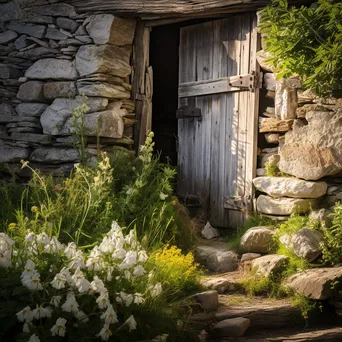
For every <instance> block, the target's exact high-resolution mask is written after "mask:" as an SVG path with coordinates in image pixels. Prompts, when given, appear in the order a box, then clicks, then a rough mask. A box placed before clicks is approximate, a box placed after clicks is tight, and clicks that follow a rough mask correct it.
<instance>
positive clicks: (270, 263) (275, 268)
mask: <svg viewBox="0 0 342 342" xmlns="http://www.w3.org/2000/svg"><path fill="white" fill-rule="evenodd" d="M288 259H289V258H288V257H287V256H284V255H278V254H269V255H265V256H262V257H260V258H257V259H254V260H252V261H251V266H252V269H253V270H255V271H256V274H258V275H262V276H264V277H268V276H270V275H271V274H275V273H278V272H280V271H282V270H283V269H284V267H285V266H286V265H287V263H288V261H289V260H288Z"/></svg>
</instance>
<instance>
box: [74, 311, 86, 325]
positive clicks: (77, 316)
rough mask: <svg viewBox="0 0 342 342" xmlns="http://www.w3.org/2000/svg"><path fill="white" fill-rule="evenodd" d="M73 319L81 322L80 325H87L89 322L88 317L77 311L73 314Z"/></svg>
mask: <svg viewBox="0 0 342 342" xmlns="http://www.w3.org/2000/svg"><path fill="white" fill-rule="evenodd" d="M75 317H76V318H77V319H78V320H79V321H80V322H81V323H87V322H88V321H89V317H88V316H87V315H86V314H85V313H84V312H83V311H82V310H78V311H77V312H76V314H75Z"/></svg>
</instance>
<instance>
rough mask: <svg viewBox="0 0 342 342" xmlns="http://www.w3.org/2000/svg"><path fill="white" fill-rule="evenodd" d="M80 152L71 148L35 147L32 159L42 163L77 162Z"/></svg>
mask: <svg viewBox="0 0 342 342" xmlns="http://www.w3.org/2000/svg"><path fill="white" fill-rule="evenodd" d="M78 159H79V156H78V152H77V151H76V150H74V149H71V148H57V147H51V148H50V147H39V148H37V149H35V150H34V151H33V152H32V154H31V156H30V160H31V161H33V162H37V163H42V164H62V163H71V162H77V161H78Z"/></svg>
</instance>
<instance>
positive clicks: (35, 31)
mask: <svg viewBox="0 0 342 342" xmlns="http://www.w3.org/2000/svg"><path fill="white" fill-rule="evenodd" d="M7 28H8V29H9V30H12V31H15V32H17V33H20V34H27V35H29V36H32V37H36V38H44V36H45V31H46V28H45V26H43V25H32V24H8V25H7Z"/></svg>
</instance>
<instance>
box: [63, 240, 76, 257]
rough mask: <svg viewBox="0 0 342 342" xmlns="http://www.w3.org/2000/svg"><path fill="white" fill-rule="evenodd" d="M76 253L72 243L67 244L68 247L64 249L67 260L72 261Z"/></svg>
mask: <svg viewBox="0 0 342 342" xmlns="http://www.w3.org/2000/svg"><path fill="white" fill-rule="evenodd" d="M76 252H77V247H76V245H75V243H74V242H69V243H68V245H67V246H66V247H65V248H64V254H65V255H66V257H67V258H68V259H72V258H73V257H75V255H76Z"/></svg>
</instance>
